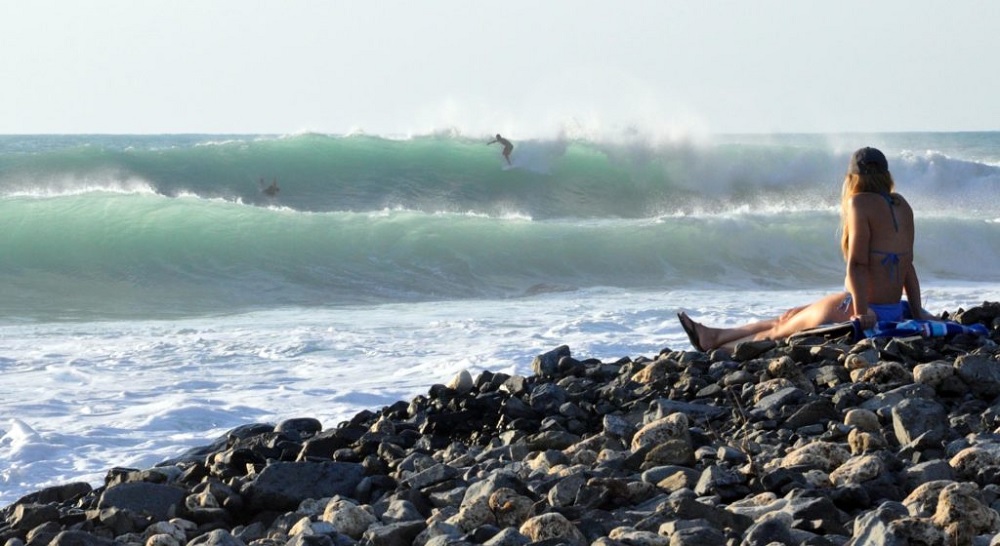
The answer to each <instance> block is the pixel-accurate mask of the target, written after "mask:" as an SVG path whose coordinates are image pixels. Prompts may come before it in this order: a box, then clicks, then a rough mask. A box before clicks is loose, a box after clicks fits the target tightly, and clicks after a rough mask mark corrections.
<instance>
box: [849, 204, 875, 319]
mask: <svg viewBox="0 0 1000 546" xmlns="http://www.w3.org/2000/svg"><path fill="white" fill-rule="evenodd" d="M860 201H861V200H860V199H859V196H857V195H855V196H854V197H853V198H851V201H850V203H849V207H848V209H847V222H846V229H847V230H848V231H847V233H848V234H849V235H850V237H849V238H848V242H847V257H846V259H847V280H846V284H847V291H848V292H850V293H851V297H852V299H853V304H854V309H853V310H852V313H851V318H862V325H863V326H865V327H870V326H871V325H873V324H874V322H875V320H874V317H873V316H869V310H868V290H869V288H870V287H869V284H870V281H869V277H870V275H871V271H870V270H869V267H870V264H869V258H870V256H871V251H870V250H871V246H870V245H871V227H870V226H869V224H868V215H867V213H866V211H865V210H864V208H863V207H862V206H860ZM863 317H868V318H867V319H865V318H863Z"/></svg>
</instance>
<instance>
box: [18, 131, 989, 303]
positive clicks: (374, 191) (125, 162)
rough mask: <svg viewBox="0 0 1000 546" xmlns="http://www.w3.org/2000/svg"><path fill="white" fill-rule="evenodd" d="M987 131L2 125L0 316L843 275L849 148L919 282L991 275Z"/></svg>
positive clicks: (763, 285) (731, 285)
mask: <svg viewBox="0 0 1000 546" xmlns="http://www.w3.org/2000/svg"><path fill="white" fill-rule="evenodd" d="M998 135H1000V134H998V133H960V134H950V133H946V134H900V135H864V136H848V135H835V136H830V135H775V136H739V135H736V136H727V137H717V138H716V139H714V140H713V141H711V142H699V143H691V142H687V143H673V144H664V145H659V146H651V145H648V144H646V143H642V142H624V143H623V142H617V143H598V142H586V141H554V140H552V141H542V140H539V141H524V142H517V143H516V147H515V151H514V155H513V160H514V168H511V169H507V168H505V166H504V164H503V161H502V159H501V158H500V156H499V153H498V150H497V149H496V147H495V146H493V147H489V146H486V145H485V142H486V140H485V139H483V140H478V139H471V138H467V137H461V136H426V137H417V138H409V139H390V138H382V137H375V136H330V135H317V134H304V135H295V136H285V137H275V136H214V135H213V136H199V135H181V136H173V135H169V136H31V137H17V136H5V137H0V230H2V232H3V234H4V236H3V237H2V238H0V255H2V256H3V260H2V262H0V317H4V318H6V319H14V320H50V319H59V320H65V319H72V320H76V319H80V320H89V319H99V318H102V317H107V318H117V317H143V318H156V317H181V316H193V315H199V314H205V313H227V312H241V311H246V310H254V309H256V310H259V309H269V308H274V307H281V306H337V305H349V304H364V303H392V302H412V301H435V300H450V299H467V298H517V297H526V296H531V295H533V294H538V293H542V292H571V291H574V290H581V289H587V288H593V287H612V288H621V289H636V290H650V289H659V288H669V289H685V288H688V289H695V288H705V287H718V288H720V289H740V290H754V289H765V290H766V289H774V288H791V289H809V288H814V287H818V286H828V285H836V284H837V283H839V282H840V276H841V275H842V269H843V266H842V264H841V263H840V259H839V256H838V254H837V251H836V246H837V235H836V230H837V227H838V220H837V202H838V192H839V187H840V181H841V177H842V176H843V170H844V165H845V164H846V161H847V155H848V154H849V152H850V151H851V150H853V148H854V147H855V146H854V144H852V145H850V146H847V145H845V143H846V142H848V141H849V142H855V143H858V142H860V143H864V144H873V145H878V146H880V147H882V148H883V149H884V150H885V151H886V153H887V154H888V156H889V159H890V165H891V168H892V170H893V173H894V175H895V176H896V178H897V181H898V185H899V191H900V192H902V193H903V194H904V195H906V196H907V197H908V199H909V200H910V202H911V203H912V204H913V206H914V209H915V210H916V213H917V216H918V223H919V228H918V229H919V237H918V243H917V253H916V254H917V256H916V258H917V264H918V267H919V268H920V271H921V272H922V275H923V276H924V278H926V279H929V280H930V279H942V280H956V281H972V282H997V281H1000V267H998V266H1000V259H998V249H1000V204H998V202H1000V200H998V199H997V196H998V195H1000V166H998V165H1000V157H998V155H997V154H1000V152H998V150H1000V136H998ZM990 154H993V155H990ZM272 181H277V183H278V185H279V187H280V188H281V191H280V192H279V193H278V194H277V195H276V196H273V197H271V196H268V195H266V194H265V193H263V192H262V191H261V189H262V187H264V186H266V185H268V184H270V183H271V182H272ZM970 256H971V257H973V258H974V259H972V260H970V259H969V257H970Z"/></svg>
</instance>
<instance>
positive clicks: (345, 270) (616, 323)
mask: <svg viewBox="0 0 1000 546" xmlns="http://www.w3.org/2000/svg"><path fill="white" fill-rule="evenodd" d="M505 136H506V135H505ZM491 137H492V135H482V136H470V135H463V134H461V132H460V131H448V132H443V133H437V134H429V135H422V136H407V137H398V136H378V135H364V134H355V135H327V134H314V133H305V134H295V135H24V136H17V135H8V136H0V230H2V231H0V506H5V505H7V504H9V503H12V502H14V501H16V500H17V499H18V498H19V497H20V496H22V495H24V494H27V493H30V492H32V491H35V490H37V489H39V488H41V487H45V486H48V485H53V484H57V483H66V482H69V481H88V482H91V483H92V484H94V485H97V484H99V483H101V480H102V479H103V476H104V474H105V473H106V471H107V470H109V469H111V468H113V467H117V466H126V467H149V466H152V465H155V464H156V463H157V462H159V461H161V460H164V459H167V458H170V457H174V456H176V455H178V454H179V453H181V452H183V451H184V450H186V449H188V448H190V447H193V446H200V445H205V444H208V443H211V441H213V440H214V439H215V438H216V437H218V436H219V435H221V434H223V433H224V432H225V431H227V430H229V429H231V428H233V427H235V426H239V425H242V424H246V423H250V422H278V421H280V420H283V419H287V418H292V417H305V416H308V417H316V418H318V419H320V420H321V421H322V422H323V423H324V425H325V426H327V427H333V426H336V425H337V423H339V422H340V421H343V420H346V419H349V418H350V417H351V416H353V415H354V414H355V413H357V412H358V411H361V410H363V409H378V408H380V407H382V406H384V405H388V404H391V403H392V402H395V401H396V400H400V399H409V398H412V397H413V396H415V395H417V394H421V393H423V392H426V390H427V388H428V387H429V386H430V385H432V384H435V383H445V382H447V381H448V380H449V379H451V377H452V376H454V375H455V374H456V373H458V372H459V371H461V370H462V369H467V370H469V371H471V372H472V373H473V374H474V375H475V374H477V373H478V372H480V371H483V370H491V371H505V372H507V373H521V374H529V373H530V363H531V360H532V358H533V357H534V356H535V355H537V354H539V353H541V352H545V351H548V350H550V349H552V348H555V347H556V346H558V345H562V344H566V345H569V346H570V348H571V350H572V351H573V354H574V356H578V357H581V358H586V357H596V358H602V359H618V358H620V357H623V356H630V357H637V356H642V355H644V356H655V354H656V353H658V352H659V350H660V349H662V348H665V347H672V348H680V349H683V348H689V344H688V342H687V339H686V337H685V336H684V334H683V332H682V331H681V329H680V327H679V325H678V324H677V321H676V318H675V314H676V313H677V311H679V310H681V309H685V310H687V311H688V312H689V313H690V314H692V316H695V317H696V318H697V319H699V320H704V321H705V322H707V323H710V324H726V325H735V324H738V323H741V322H745V321H748V320H756V319H760V318H765V317H768V316H772V315H775V314H777V313H779V312H780V311H782V310H784V309H785V308H787V307H790V306H792V305H797V304H800V303H805V302H808V301H809V300H811V299H814V298H816V297H818V296H820V295H822V294H825V293H828V292H830V291H835V290H839V289H840V287H841V286H842V284H843V271H844V265H843V261H842V259H841V257H840V251H839V239H838V227H839V219H838V207H839V191H840V185H841V182H842V179H843V174H844V171H845V168H846V165H847V160H848V157H849V155H850V153H851V152H852V151H853V150H854V149H856V148H858V147H861V146H875V147H878V148H880V149H881V150H882V151H884V152H885V153H886V155H887V157H888V159H889V165H890V169H891V171H892V173H893V176H894V177H895V179H896V183H897V190H898V191H899V192H900V193H902V194H903V195H905V196H906V197H907V199H908V200H909V201H910V203H911V205H912V206H913V208H914V211H915V215H916V221H917V243H916V246H915V251H914V255H915V263H916V266H917V269H918V273H919V274H920V278H921V283H922V286H923V289H924V290H923V291H924V304H925V307H926V308H928V309H929V310H930V311H932V312H941V311H945V310H948V311H954V310H957V309H958V308H960V307H965V308H968V307H971V306H974V305H977V304H979V303H982V302H983V301H1000V133H996V132H989V133H894V134H836V135H818V134H801V135H796V134H781V135H721V136H706V137H701V138H691V139H680V138H679V139H676V140H660V141H653V140H651V139H647V138H643V137H642V136H641V135H638V134H631V135H624V136H621V135H619V136H616V137H615V138H606V139H600V138H535V139H532V138H521V139H518V138H513V139H512V140H513V141H514V145H515V148H514V153H513V155H512V160H513V165H511V166H507V165H506V164H505V162H504V161H503V159H502V157H501V156H500V153H499V152H500V150H499V148H498V147H497V146H496V145H493V146H487V145H486V143H487V142H488V141H489V139H490V138H491ZM272 183H276V184H277V186H278V187H279V188H280V191H279V192H278V193H277V194H275V195H268V194H267V192H265V191H263V190H264V189H265V188H267V187H268V186H269V185H271V184H272Z"/></svg>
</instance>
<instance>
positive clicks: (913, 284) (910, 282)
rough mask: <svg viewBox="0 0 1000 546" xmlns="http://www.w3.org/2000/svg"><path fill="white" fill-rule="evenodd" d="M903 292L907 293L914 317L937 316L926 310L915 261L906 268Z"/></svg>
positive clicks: (922, 318) (927, 317)
mask: <svg viewBox="0 0 1000 546" xmlns="http://www.w3.org/2000/svg"><path fill="white" fill-rule="evenodd" d="M903 292H905V293H906V301H907V303H909V304H910V313H911V314H913V318H915V319H920V320H932V319H934V318H936V317H934V315H931V314H930V313H928V312H927V311H925V310H924V302H923V300H922V299H921V298H922V297H921V295H920V279H918V278H917V268H916V267H913V262H910V266H909V267H907V268H906V273H905V276H904V277H903Z"/></svg>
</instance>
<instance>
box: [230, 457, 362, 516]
mask: <svg viewBox="0 0 1000 546" xmlns="http://www.w3.org/2000/svg"><path fill="white" fill-rule="evenodd" d="M363 474H364V469H363V468H362V466H361V465H359V464H355V463H338V462H326V463H286V462H280V463H274V464H272V465H269V466H267V467H266V468H265V469H264V471H263V472H261V473H260V474H259V475H258V476H257V477H256V478H254V479H253V480H252V481H250V482H248V483H247V484H246V485H245V486H244V487H243V489H242V491H241V493H242V494H243V496H244V497H246V499H247V504H248V508H250V509H251V510H254V511H260V510H291V509H293V508H295V507H296V506H297V505H298V504H299V503H300V502H302V501H304V500H306V499H321V498H324V497H332V496H334V495H342V496H345V497H350V496H352V495H353V494H354V490H355V488H357V486H358V484H359V483H360V482H361V478H362V476H363Z"/></svg>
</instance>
